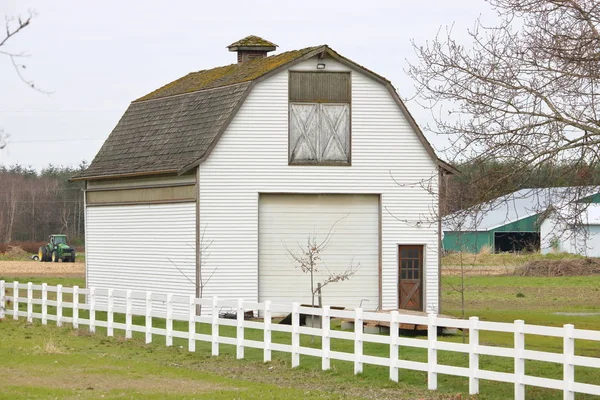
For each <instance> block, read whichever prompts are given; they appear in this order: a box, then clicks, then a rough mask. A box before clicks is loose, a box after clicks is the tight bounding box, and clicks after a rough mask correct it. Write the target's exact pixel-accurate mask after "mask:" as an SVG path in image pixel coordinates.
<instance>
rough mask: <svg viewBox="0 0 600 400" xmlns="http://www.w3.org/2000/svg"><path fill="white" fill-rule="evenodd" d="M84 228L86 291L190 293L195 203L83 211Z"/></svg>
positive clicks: (96, 208)
mask: <svg viewBox="0 0 600 400" xmlns="http://www.w3.org/2000/svg"><path fill="white" fill-rule="evenodd" d="M86 227H87V231H86V248H85V250H86V254H85V256H86V262H87V265H88V271H87V286H88V287H90V286H94V287H97V288H109V287H111V288H114V289H132V290H150V291H153V292H156V293H181V294H195V279H196V255H195V254H196V233H195V232H196V204H195V203H181V204H154V205H128V206H101V207H88V208H87V211H86ZM173 264H175V265H173Z"/></svg>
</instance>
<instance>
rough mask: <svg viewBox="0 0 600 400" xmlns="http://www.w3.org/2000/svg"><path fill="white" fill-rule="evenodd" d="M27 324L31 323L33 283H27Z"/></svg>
mask: <svg viewBox="0 0 600 400" xmlns="http://www.w3.org/2000/svg"><path fill="white" fill-rule="evenodd" d="M27 322H29V323H32V322H33V283H31V282H27Z"/></svg>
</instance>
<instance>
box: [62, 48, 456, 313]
mask: <svg viewBox="0 0 600 400" xmlns="http://www.w3.org/2000/svg"><path fill="white" fill-rule="evenodd" d="M275 47H276V46H275V45H274V44H273V43H270V42H268V41H266V40H263V39H261V38H258V37H256V36H249V37H247V38H245V39H242V40H240V41H238V42H236V43H234V44H232V45H230V46H229V50H230V51H235V52H237V56H238V63H237V64H232V65H228V66H224V67H218V68H214V69H212V70H203V71H199V72H195V73H191V74H188V75H186V76H184V77H182V78H181V79H178V80H176V81H174V82H171V83H169V84H167V85H165V86H164V87H162V88H159V89H157V90H156V91H154V92H152V93H150V94H148V95H146V96H144V97H142V98H140V99H138V100H135V101H134V102H132V103H131V105H130V106H129V108H128V109H127V111H126V112H125V114H124V115H123V117H122V118H121V120H120V121H119V123H118V124H117V126H116V127H115V128H114V130H113V132H112V133H111V134H110V136H109V138H108V139H107V140H106V142H105V143H104V145H103V146H102V148H101V150H100V151H99V153H98V154H97V156H96V157H95V159H94V160H93V162H92V163H91V165H90V167H89V168H88V169H87V170H86V171H84V172H82V173H80V174H78V175H77V176H75V177H74V178H73V179H74V180H85V181H86V192H85V196H86V262H87V266H86V279H87V285H88V286H95V287H113V288H130V289H140V290H152V291H156V292H176V293H181V294H194V293H196V294H197V295H200V294H201V295H202V296H204V297H207V296H214V295H217V296H219V297H222V298H240V297H242V298H244V299H247V300H250V301H257V300H258V301H264V300H267V299H268V300H272V301H273V302H277V303H282V302H283V303H289V302H292V301H299V302H303V303H310V300H311V296H310V293H311V287H310V281H309V276H308V275H307V274H305V273H303V272H302V271H300V270H299V269H298V268H297V267H295V265H294V263H293V262H292V260H291V257H290V256H289V254H288V252H287V249H297V248H298V244H299V243H306V241H307V238H308V236H309V235H312V236H313V237H316V238H317V239H318V240H322V239H324V238H325V237H326V236H327V234H328V232H329V231H331V232H332V233H331V238H330V243H329V245H328V247H327V248H326V249H325V251H323V253H322V254H321V258H322V267H321V268H320V272H319V276H318V278H317V281H318V280H320V279H323V276H324V275H326V274H327V273H328V272H332V273H335V272H341V271H343V270H345V269H346V268H347V267H348V265H350V264H353V265H358V264H360V266H359V267H358V269H357V272H356V274H355V275H354V276H352V277H351V278H350V279H349V280H347V281H344V282H340V283H335V284H331V285H329V286H326V287H325V288H324V289H323V291H322V296H323V303H324V304H329V305H332V306H345V307H351V308H355V307H358V306H359V305H360V304H361V302H362V306H363V308H365V309H373V310H374V309H396V308H405V309H414V310H423V311H439V247H440V246H439V241H440V229H439V224H438V222H437V220H436V217H435V216H436V215H437V210H438V196H437V192H438V183H439V182H440V176H441V175H442V174H446V173H453V172H455V171H454V170H453V169H452V168H451V167H450V166H448V165H447V164H445V163H443V162H441V161H440V160H439V159H438V158H437V157H436V155H435V153H434V152H433V150H432V148H431V146H430V145H429V143H428V142H427V140H426V139H425V137H424V135H423V133H422V132H421V130H420V129H419V127H418V126H417V124H416V123H415V121H414V119H413V118H412V117H411V115H410V113H409V112H408V110H407V109H406V107H405V106H404V104H403V103H402V101H401V100H400V98H399V96H398V94H397V93H396V91H395V89H394V88H393V86H392V85H391V83H390V82H389V81H388V80H386V79H385V78H383V77H381V76H379V75H377V74H375V73H374V72H371V71H369V70H367V69H365V68H364V67H362V66H360V65H359V64H357V63H355V62H353V61H351V60H349V59H346V58H344V57H343V56H341V55H339V54H338V53H336V52H335V51H333V50H332V49H331V48H330V47H328V46H326V45H324V46H316V47H309V48H306V49H301V50H295V51H289V52H285V53H280V54H276V55H272V56H267V53H268V52H270V51H272V50H275ZM332 227H333V228H332Z"/></svg>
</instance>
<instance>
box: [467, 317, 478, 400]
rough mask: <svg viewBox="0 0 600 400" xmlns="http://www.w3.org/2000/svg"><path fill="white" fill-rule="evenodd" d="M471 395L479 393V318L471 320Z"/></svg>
mask: <svg viewBox="0 0 600 400" xmlns="http://www.w3.org/2000/svg"><path fill="white" fill-rule="evenodd" d="M469 321H470V323H471V324H470V326H469V394H478V393H479V378H477V375H478V373H479V353H478V346H479V327H478V325H479V318H477V317H471V318H469Z"/></svg>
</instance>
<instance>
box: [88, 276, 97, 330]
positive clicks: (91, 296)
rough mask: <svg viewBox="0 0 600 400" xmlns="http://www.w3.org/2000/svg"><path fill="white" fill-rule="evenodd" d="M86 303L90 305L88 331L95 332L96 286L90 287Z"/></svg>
mask: <svg viewBox="0 0 600 400" xmlns="http://www.w3.org/2000/svg"><path fill="white" fill-rule="evenodd" d="M88 304H89V306H90V332H92V333H95V332H96V288H95V287H91V288H90V294H89V295H88Z"/></svg>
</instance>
